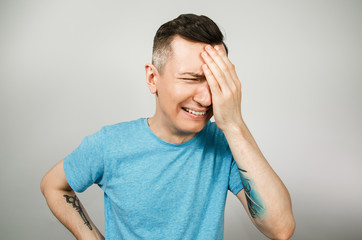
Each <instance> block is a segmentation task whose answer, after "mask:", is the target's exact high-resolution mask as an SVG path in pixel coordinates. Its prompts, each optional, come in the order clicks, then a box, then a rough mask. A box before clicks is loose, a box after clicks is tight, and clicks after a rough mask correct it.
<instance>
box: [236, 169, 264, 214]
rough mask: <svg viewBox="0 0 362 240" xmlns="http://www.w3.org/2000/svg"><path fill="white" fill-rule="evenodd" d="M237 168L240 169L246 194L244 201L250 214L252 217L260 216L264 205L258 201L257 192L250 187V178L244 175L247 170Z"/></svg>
mask: <svg viewBox="0 0 362 240" xmlns="http://www.w3.org/2000/svg"><path fill="white" fill-rule="evenodd" d="M238 169H239V171H240V177H241V182H242V184H243V188H244V193H245V196H246V201H247V204H248V208H249V212H250V215H251V216H252V217H253V218H258V217H261V215H263V213H264V207H263V206H262V205H261V203H260V202H261V201H260V199H259V196H258V194H257V192H255V191H254V190H253V189H252V187H251V185H252V182H251V180H250V179H248V178H247V177H246V176H245V173H247V171H245V170H244V169H241V168H239V167H238Z"/></svg>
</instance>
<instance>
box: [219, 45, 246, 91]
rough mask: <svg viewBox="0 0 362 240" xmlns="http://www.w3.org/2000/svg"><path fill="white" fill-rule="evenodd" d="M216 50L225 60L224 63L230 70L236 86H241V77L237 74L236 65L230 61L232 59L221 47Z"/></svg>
mask: <svg viewBox="0 0 362 240" xmlns="http://www.w3.org/2000/svg"><path fill="white" fill-rule="evenodd" d="M214 48H215V49H216V51H217V53H218V54H219V55H220V57H221V58H222V59H223V61H224V63H225V64H226V65H227V66H228V68H229V69H230V75H231V76H232V79H233V81H234V83H235V84H236V86H237V85H239V84H240V80H239V77H238V76H237V74H236V71H235V65H234V64H233V63H232V62H231V61H230V59H229V58H228V56H227V55H226V51H225V50H223V49H222V48H221V47H220V46H215V47H214Z"/></svg>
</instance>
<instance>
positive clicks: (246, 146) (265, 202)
mask: <svg viewBox="0 0 362 240" xmlns="http://www.w3.org/2000/svg"><path fill="white" fill-rule="evenodd" d="M202 57H203V59H204V61H205V64H204V65H203V71H204V73H205V76H206V79H207V81H208V84H209V87H210V91H211V95H212V106H213V113H214V117H215V122H216V124H217V126H218V127H219V128H220V129H221V130H222V131H223V132H224V134H225V137H226V140H227V142H228V144H229V146H230V150H231V152H232V155H233V157H234V159H235V162H236V163H237V165H238V168H239V171H240V176H241V178H242V180H243V181H242V183H243V187H244V188H243V190H242V191H240V192H239V193H238V194H237V196H238V198H239V200H240V201H241V203H242V204H243V205H244V207H245V209H246V210H247V212H248V214H249V216H250V219H251V220H252V221H253V223H254V224H255V225H256V226H257V228H258V229H259V230H260V231H261V232H262V233H263V234H265V235H266V236H267V237H269V238H272V239H289V238H290V237H291V236H292V234H293V233H294V229H295V222H294V217H293V213H292V208H291V200H290V196H289V193H288V190H287V189H286V187H285V186H284V184H283V182H282V181H281V180H280V178H279V177H278V175H277V174H276V173H275V172H274V171H273V169H272V168H271V167H270V165H269V163H268V162H267V160H266V159H265V158H264V156H263V154H262V153H261V151H260V149H259V147H258V146H257V144H256V142H255V140H254V138H253V136H252V135H251V133H250V132H249V130H248V128H247V127H246V124H245V123H244V120H243V118H242V116H241V82H240V80H239V78H238V76H237V74H236V72H235V66H234V65H233V64H232V63H231V62H230V60H229V59H228V57H227V55H226V51H225V49H224V47H223V46H222V45H217V46H215V48H213V47H212V46H207V47H206V48H205V51H204V52H203V53H202Z"/></svg>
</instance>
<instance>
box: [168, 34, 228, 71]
mask: <svg viewBox="0 0 362 240" xmlns="http://www.w3.org/2000/svg"><path fill="white" fill-rule="evenodd" d="M207 45H208V44H207V43H202V42H192V41H189V40H186V39H184V38H182V37H180V36H177V35H176V36H175V37H174V39H173V40H172V43H171V48H172V54H171V57H170V58H169V60H168V62H167V64H166V65H168V66H167V67H166V69H168V70H169V71H173V72H195V73H203V71H202V65H203V64H204V61H203V59H202V57H201V53H202V52H203V51H204V50H205V47H206V46H207ZM219 46H222V48H224V46H223V44H220V45H219Z"/></svg>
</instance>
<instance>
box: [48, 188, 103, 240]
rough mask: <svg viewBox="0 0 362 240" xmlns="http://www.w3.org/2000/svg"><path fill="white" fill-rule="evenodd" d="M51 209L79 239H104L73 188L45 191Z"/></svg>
mask: <svg viewBox="0 0 362 240" xmlns="http://www.w3.org/2000/svg"><path fill="white" fill-rule="evenodd" d="M43 194H44V197H45V199H46V201H47V204H48V206H49V209H50V210H51V211H52V213H53V214H54V216H55V217H56V218H57V219H58V220H59V221H60V222H61V223H62V224H63V225H64V226H65V227H66V228H67V229H68V230H69V231H70V232H72V233H73V235H74V236H75V237H76V238H77V239H104V237H103V236H102V234H101V233H100V232H99V230H98V229H97V227H96V226H95V225H94V224H93V222H92V221H91V219H90V218H89V216H88V214H87V212H86V210H85V209H84V207H83V205H82V204H81V203H80V201H79V199H78V197H77V196H76V194H75V192H74V191H73V190H69V191H65V190H52V189H47V190H44V191H43Z"/></svg>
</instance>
